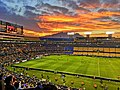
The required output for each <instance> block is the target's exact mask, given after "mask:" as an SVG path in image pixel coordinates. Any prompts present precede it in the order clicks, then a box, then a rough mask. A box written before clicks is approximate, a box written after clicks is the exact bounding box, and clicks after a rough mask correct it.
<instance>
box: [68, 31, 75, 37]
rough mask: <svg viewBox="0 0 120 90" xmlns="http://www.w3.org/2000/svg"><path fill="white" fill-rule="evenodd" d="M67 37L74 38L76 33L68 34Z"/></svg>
mask: <svg viewBox="0 0 120 90" xmlns="http://www.w3.org/2000/svg"><path fill="white" fill-rule="evenodd" d="M67 35H68V36H69V38H73V36H74V35H75V33H74V32H68V33H67Z"/></svg>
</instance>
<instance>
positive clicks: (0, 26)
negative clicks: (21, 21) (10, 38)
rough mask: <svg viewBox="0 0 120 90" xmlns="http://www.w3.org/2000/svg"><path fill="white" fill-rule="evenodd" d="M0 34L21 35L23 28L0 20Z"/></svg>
mask: <svg viewBox="0 0 120 90" xmlns="http://www.w3.org/2000/svg"><path fill="white" fill-rule="evenodd" d="M0 32H5V33H14V34H19V35H23V26H20V25H17V24H13V23H10V22H5V21H2V20H0Z"/></svg>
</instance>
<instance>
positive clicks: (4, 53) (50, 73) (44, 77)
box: [0, 21, 120, 90]
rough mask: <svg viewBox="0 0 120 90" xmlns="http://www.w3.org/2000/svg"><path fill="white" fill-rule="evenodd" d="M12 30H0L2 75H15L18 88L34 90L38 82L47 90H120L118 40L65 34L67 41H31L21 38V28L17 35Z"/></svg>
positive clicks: (40, 39)
mask: <svg viewBox="0 0 120 90" xmlns="http://www.w3.org/2000/svg"><path fill="white" fill-rule="evenodd" d="M1 22H2V23H5V22H4V21H1ZM6 24H7V25H10V26H11V27H12V25H13V26H14V27H22V26H19V25H17V26H15V25H14V24H11V23H9V24H8V22H7V23H6ZM7 25H5V26H6V27H8V26H7ZM3 27H4V25H3ZM11 27H9V28H6V29H5V28H4V32H2V31H1V40H0V46H1V48H0V49H1V53H0V62H1V66H0V67H1V75H3V77H4V78H5V77H6V76H5V75H9V74H12V75H14V77H16V79H15V80H16V81H18V80H19V82H20V83H21V84H20V86H21V88H19V89H23V90H34V89H35V87H36V85H37V83H38V84H39V85H41V86H42V85H43V87H46V88H51V89H49V90H57V89H58V90H81V89H83V90H85V89H87V90H95V89H97V90H103V89H104V90H119V89H118V88H119V86H120V69H119V68H120V66H119V63H120V38H115V37H112V35H111V34H110V35H108V37H90V34H87V35H86V37H83V36H81V37H74V34H73V33H72V34H71V33H67V34H66V35H67V37H66V38H65V36H64V38H63V37H62V38H61V37H58V38H55V36H56V35H55V36H54V37H52V38H51V37H50V36H47V37H41V38H36V39H35V38H33V40H32V39H31V38H32V37H25V36H24V35H23V27H22V28H20V29H18V30H19V32H20V33H17V32H18V31H17V29H16V30H11ZM12 29H13V27H12ZM2 30H3V29H2ZM7 30H9V32H5V31H7ZM10 30H11V31H10ZM20 30H21V31H20ZM12 32H14V33H12ZM21 32H22V33H21ZM62 33H63V32H62ZM64 34H65V33H64ZM73 37H74V38H73ZM26 38H27V40H25V39H26ZM28 38H29V39H28ZM44 85H45V86H44ZM41 88H42V87H41ZM35 90H37V89H35ZM39 90H42V89H39ZM44 90H48V89H44Z"/></svg>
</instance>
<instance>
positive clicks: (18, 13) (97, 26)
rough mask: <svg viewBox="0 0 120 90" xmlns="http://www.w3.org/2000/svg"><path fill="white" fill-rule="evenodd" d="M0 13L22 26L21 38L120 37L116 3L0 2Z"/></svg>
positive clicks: (119, 13) (116, 0)
mask: <svg viewBox="0 0 120 90" xmlns="http://www.w3.org/2000/svg"><path fill="white" fill-rule="evenodd" d="M0 13H1V15H0V19H2V20H7V21H11V22H14V23H17V24H20V25H23V26H24V28H25V32H24V33H25V35H30V34H31V35H35V36H44V35H51V34H55V33H58V32H77V33H81V34H82V33H83V32H86V31H92V32H93V33H94V34H96V33H98V34H102V33H105V32H106V31H114V32H116V33H117V34H119V33H120V0H0Z"/></svg>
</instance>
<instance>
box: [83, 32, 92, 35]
mask: <svg viewBox="0 0 120 90" xmlns="http://www.w3.org/2000/svg"><path fill="white" fill-rule="evenodd" d="M84 34H86V35H90V34H92V32H84Z"/></svg>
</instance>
